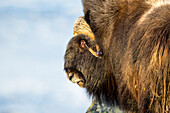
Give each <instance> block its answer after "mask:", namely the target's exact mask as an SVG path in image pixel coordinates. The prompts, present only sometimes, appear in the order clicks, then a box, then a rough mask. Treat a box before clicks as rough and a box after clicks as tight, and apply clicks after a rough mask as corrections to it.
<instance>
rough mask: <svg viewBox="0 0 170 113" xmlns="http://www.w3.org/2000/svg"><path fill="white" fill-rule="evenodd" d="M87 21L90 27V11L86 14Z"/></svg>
mask: <svg viewBox="0 0 170 113" xmlns="http://www.w3.org/2000/svg"><path fill="white" fill-rule="evenodd" d="M85 20H86V22H87V23H88V24H89V25H90V10H88V11H87V12H86V14H85Z"/></svg>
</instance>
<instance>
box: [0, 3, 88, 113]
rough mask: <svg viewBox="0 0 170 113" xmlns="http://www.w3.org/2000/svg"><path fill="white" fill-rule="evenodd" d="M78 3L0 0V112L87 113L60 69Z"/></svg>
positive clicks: (84, 100)
mask: <svg viewBox="0 0 170 113" xmlns="http://www.w3.org/2000/svg"><path fill="white" fill-rule="evenodd" d="M82 10H83V8H82V4H81V0H0V113H85V111H86V110H87V108H88V107H89V106H90V104H91V100H90V99H89V97H88V95H87V94H86V91H85V89H82V88H80V87H78V86H77V85H76V84H73V83H71V82H70V81H69V80H68V79H67V77H66V75H65V72H64V70H63V65H64V52H65V49H66V44H67V43H68V41H69V39H70V38H71V37H72V36H73V35H72V27H73V23H74V21H75V20H76V18H77V17H79V16H82V15H83V11H82Z"/></svg>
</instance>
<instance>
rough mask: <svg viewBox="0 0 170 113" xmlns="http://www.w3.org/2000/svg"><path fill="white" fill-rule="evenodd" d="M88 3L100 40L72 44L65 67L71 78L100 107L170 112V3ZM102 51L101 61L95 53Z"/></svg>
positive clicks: (80, 38) (85, 38) (87, 15)
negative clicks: (95, 99)
mask: <svg viewBox="0 0 170 113" xmlns="http://www.w3.org/2000/svg"><path fill="white" fill-rule="evenodd" d="M82 3H83V8H84V19H85V21H86V22H87V23H88V25H89V26H90V28H91V30H92V32H93V34H94V37H95V38H90V35H88V33H87V34H84V33H82V34H81V33H79V34H78V35H76V36H74V37H73V38H72V39H71V40H70V41H69V43H68V45H67V49H66V52H65V64H64V69H65V71H66V73H67V76H68V78H69V79H70V80H71V81H72V82H74V83H78V85H80V86H81V87H84V88H85V89H86V90H87V92H88V93H89V94H90V95H92V96H93V97H96V98H97V99H98V101H99V102H104V103H106V104H108V105H117V106H119V107H120V109H121V110H122V111H124V112H140V113H145V112H152V113H158V112H159V113H164V112H167V113H168V112H170V2H168V0H164V1H160V0H82ZM80 26H81V25H80ZM97 47H99V48H100V49H99V51H100V52H102V56H101V55H99V56H100V57H96V55H98V54H96V55H95V54H93V52H94V51H95V50H96V51H98V50H97ZM90 50H91V51H90ZM92 50H94V51H92ZM91 53H92V54H91ZM94 53H95V52H94ZM96 53H97V52H96Z"/></svg>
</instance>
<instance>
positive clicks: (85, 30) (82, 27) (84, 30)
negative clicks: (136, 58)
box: [73, 16, 102, 57]
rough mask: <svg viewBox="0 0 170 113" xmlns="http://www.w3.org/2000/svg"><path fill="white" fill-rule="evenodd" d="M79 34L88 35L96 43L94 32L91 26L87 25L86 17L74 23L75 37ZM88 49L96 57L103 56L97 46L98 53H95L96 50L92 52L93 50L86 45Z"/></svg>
mask: <svg viewBox="0 0 170 113" xmlns="http://www.w3.org/2000/svg"><path fill="white" fill-rule="evenodd" d="M79 34H84V35H88V36H89V37H90V38H91V39H92V40H94V41H95V36H94V33H93V32H92V30H91V28H90V26H89V25H88V24H87V22H86V21H85V19H84V16H81V17H79V18H78V19H77V20H76V21H75V22H74V26H73V35H74V36H77V35H79ZM85 46H86V48H87V49H88V50H89V51H90V52H91V53H92V54H93V55H94V56H95V57H101V56H102V52H101V51H100V48H99V46H98V45H97V44H96V50H97V52H95V51H94V50H92V49H91V48H89V47H87V45H86V44H85Z"/></svg>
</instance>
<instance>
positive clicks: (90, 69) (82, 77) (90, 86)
mask: <svg viewBox="0 0 170 113" xmlns="http://www.w3.org/2000/svg"><path fill="white" fill-rule="evenodd" d="M82 40H84V41H85V42H86V44H87V45H88V47H90V48H92V49H95V47H96V46H95V45H96V44H95V42H94V41H93V40H92V39H91V38H90V37H88V36H87V35H83V34H79V35H77V36H75V37H73V38H72V39H71V40H70V41H69V43H68V45H67V49H66V52H65V64H64V69H65V71H66V73H67V77H68V79H69V80H70V81H72V82H73V83H77V84H78V85H79V86H80V87H84V88H86V89H87V91H88V92H89V94H92V93H93V96H98V95H99V92H100V93H101V92H103V94H106V93H104V92H106V89H107V86H108V85H110V86H112V82H113V81H114V80H113V78H112V79H108V77H110V76H109V72H106V71H105V70H104V68H102V67H103V66H104V64H105V62H104V58H98V57H95V56H94V55H93V54H91V53H90V52H89V51H88V50H87V49H86V48H83V47H81V41H82ZM107 80H110V81H107ZM111 88H113V89H114V87H113V86H112V87H111ZM113 89H112V90H110V91H111V92H107V94H109V93H112V94H113V92H112V91H113ZM102 97H104V98H105V96H104V95H103V96H99V97H98V98H102ZM105 99H106V98H105Z"/></svg>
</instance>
